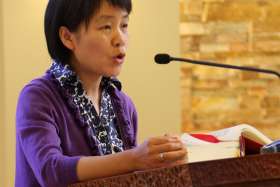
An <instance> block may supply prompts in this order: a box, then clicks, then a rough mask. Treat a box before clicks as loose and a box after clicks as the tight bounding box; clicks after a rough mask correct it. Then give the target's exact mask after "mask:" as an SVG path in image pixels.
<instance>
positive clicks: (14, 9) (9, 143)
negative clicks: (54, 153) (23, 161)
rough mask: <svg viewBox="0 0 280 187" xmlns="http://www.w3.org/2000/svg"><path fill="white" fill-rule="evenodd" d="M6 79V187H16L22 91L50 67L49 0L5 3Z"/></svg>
mask: <svg viewBox="0 0 280 187" xmlns="http://www.w3.org/2000/svg"><path fill="white" fill-rule="evenodd" d="M2 1H3V16H4V17H3V18H4V19H3V24H4V30H3V31H4V33H3V34H4V35H3V36H4V66H5V68H4V79H5V89H4V93H5V96H6V97H5V110H6V112H5V116H6V121H5V125H4V128H5V131H4V132H5V142H6V149H5V160H4V162H5V163H6V167H5V182H6V183H5V185H4V186H7V187H8V186H13V183H14V179H13V177H14V168H15V164H14V163H15V162H14V161H15V110H16V103H17V98H18V94H19V92H20V90H21V89H22V87H23V86H24V85H25V84H26V83H27V82H29V81H30V80H31V79H33V78H35V77H36V76H39V75H41V74H42V73H43V72H44V71H45V69H46V68H47V66H48V64H49V63H48V55H47V50H46V47H45V42H44V37H43V36H44V35H43V34H44V32H43V23H42V20H43V13H44V8H45V4H46V2H47V0H40V1H38V0H15V1H10V0H2Z"/></svg>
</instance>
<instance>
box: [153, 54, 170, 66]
mask: <svg viewBox="0 0 280 187" xmlns="http://www.w3.org/2000/svg"><path fill="white" fill-rule="evenodd" d="M170 61H171V58H170V56H169V55H168V54H157V55H156V56H155V62H156V63H157V64H168V63H169V62H170Z"/></svg>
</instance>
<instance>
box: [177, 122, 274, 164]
mask: <svg viewBox="0 0 280 187" xmlns="http://www.w3.org/2000/svg"><path fill="white" fill-rule="evenodd" d="M181 140H182V141H183V143H184V144H185V145H186V146H187V150H188V162H198V161H206V160H215V159H223V158H232V157H242V156H245V155H250V154H259V153H260V149H261V147H262V146H264V145H267V144H270V143H271V142H272V140H271V139H269V138H268V137H267V136H265V135H264V134H263V133H261V132H260V131H258V130H257V129H256V128H254V127H252V126H250V125H246V124H242V125H237V126H233V127H230V128H226V129H221V130H217V131H212V132H209V133H190V134H188V133H184V134H183V135H182V136H181Z"/></svg>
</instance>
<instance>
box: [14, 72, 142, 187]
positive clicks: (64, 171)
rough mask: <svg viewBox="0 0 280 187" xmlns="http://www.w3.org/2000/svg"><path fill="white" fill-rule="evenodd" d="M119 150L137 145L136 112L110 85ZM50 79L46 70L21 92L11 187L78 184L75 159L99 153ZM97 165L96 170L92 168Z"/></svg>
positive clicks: (55, 83) (125, 98)
mask: <svg viewBox="0 0 280 187" xmlns="http://www.w3.org/2000/svg"><path fill="white" fill-rule="evenodd" d="M109 92H110V95H111V98H112V103H113V106H114V110H115V113H116V116H117V125H118V127H119V130H120V137H121V139H122V140H123V143H124V149H126V150H127V149H131V148H133V147H135V146H136V133H137V113H136V109H135V106H134V105H133V103H132V101H131V100H130V98H129V97H128V96H126V95H125V94H124V93H123V92H121V91H119V90H118V89H117V88H113V87H112V89H110V91H109ZM78 123H80V121H79V120H78V117H77V114H76V113H75V111H73V108H72V107H71V106H70V104H69V102H68V101H67V99H66V98H65V93H63V91H62V89H61V88H60V87H59V86H58V84H57V82H56V80H55V78H53V77H52V76H51V75H50V74H49V73H46V75H44V76H43V77H41V78H38V79H35V80H33V81H32V82H31V83H29V84H28V85H27V86H25V88H24V89H23V90H22V92H21V94H20V96H19V100H18V106H17V114H16V178H15V186H16V187H37V186H42V187H55V186H59V187H63V186H67V185H69V184H71V183H76V182H78V178H77V162H78V160H79V159H80V157H82V156H92V155H99V152H98V151H97V150H92V149H90V146H89V143H88V141H87V137H86V135H85V131H84V128H83V127H81V125H79V124H78ZM96 169H98V168H96Z"/></svg>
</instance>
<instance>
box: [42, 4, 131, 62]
mask: <svg viewBox="0 0 280 187" xmlns="http://www.w3.org/2000/svg"><path fill="white" fill-rule="evenodd" d="M103 2H108V3H109V4H110V5H112V6H114V7H118V8H121V9H123V10H125V11H126V12H127V13H128V14H130V12H131V9H132V3H131V0H49V2H48V4H47V8H46V12H45V23H44V27H45V36H46V41H47V47H48V51H49V54H50V56H51V58H52V59H54V60H56V61H58V62H60V63H63V64H68V63H69V60H70V55H71V51H70V50H69V49H68V48H67V47H65V46H64V45H63V43H62V42H61V40H60V37H59V28H60V27H61V26H65V27H67V28H68V29H69V30H70V31H71V32H75V31H77V29H78V28H79V26H80V25H81V24H82V23H85V24H86V26H87V25H88V24H89V22H90V19H91V18H92V16H94V14H95V13H96V12H97V11H98V10H99V9H100V7H101V5H102V3H103Z"/></svg>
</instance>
